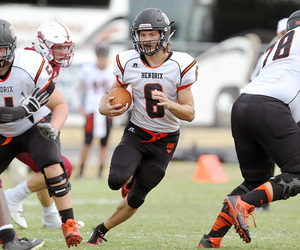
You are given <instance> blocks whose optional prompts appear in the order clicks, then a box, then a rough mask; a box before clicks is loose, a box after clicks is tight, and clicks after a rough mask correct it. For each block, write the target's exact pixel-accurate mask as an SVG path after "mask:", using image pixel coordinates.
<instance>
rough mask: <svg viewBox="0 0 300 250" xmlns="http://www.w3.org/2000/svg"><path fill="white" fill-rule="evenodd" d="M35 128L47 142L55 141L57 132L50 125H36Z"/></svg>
mask: <svg viewBox="0 0 300 250" xmlns="http://www.w3.org/2000/svg"><path fill="white" fill-rule="evenodd" d="M37 127H38V129H39V131H40V133H41V135H42V136H44V137H45V138H46V139H47V140H49V141H55V139H56V137H57V135H58V132H57V130H56V129H55V128H54V127H53V126H52V125H51V124H50V123H38V124H37Z"/></svg>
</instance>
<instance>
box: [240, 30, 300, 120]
mask: <svg viewBox="0 0 300 250" xmlns="http://www.w3.org/2000/svg"><path fill="white" fill-rule="evenodd" d="M262 60H263V62H262V69H261V70H260V73H259V75H258V76H257V77H256V78H255V79H254V80H253V81H252V82H250V83H249V84H248V85H246V86H245V87H244V88H243V89H242V90H241V93H245V94H255V95H265V96H270V97H273V98H276V99H278V100H280V101H282V102H284V103H286V104H288V105H289V107H290V110H291V113H292V116H293V118H294V120H295V121H296V122H299V121H300V27H298V28H295V29H293V30H290V31H289V32H288V33H287V34H286V35H284V36H283V37H282V38H281V39H279V40H278V41H277V42H276V43H274V44H273V45H271V46H270V47H269V48H268V49H267V50H266V52H265V54H264V57H263V59H262Z"/></svg>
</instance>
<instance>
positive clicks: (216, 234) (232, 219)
mask: <svg viewBox="0 0 300 250" xmlns="http://www.w3.org/2000/svg"><path fill="white" fill-rule="evenodd" d="M299 25H300V10H298V11H296V12H294V13H293V14H292V15H291V16H290V17H289V18H288V21H287V26H286V30H287V33H286V34H285V35H283V37H282V38H280V39H278V40H277V42H276V43H274V44H272V45H271V46H269V48H267V50H266V52H265V54H264V57H263V60H262V68H261V70H260V72H259V74H258V76H257V77H256V78H255V79H254V80H253V81H252V82H250V83H249V84H248V85H246V86H245V87H244V88H243V89H242V90H241V95H240V96H239V97H238V99H237V100H236V101H235V103H234V105H233V107H232V114H231V130H232V135H233V138H234V142H235V148H236V152H237V156H238V159H239V167H240V170H241V173H242V176H243V178H244V181H243V183H242V184H240V185H239V186H238V187H236V188H235V189H234V190H233V191H231V193H230V194H229V195H228V196H227V197H226V198H225V200H224V203H223V204H224V205H223V207H222V210H221V212H220V213H219V215H218V217H217V219H216V221H215V223H214V225H213V228H212V229H211V231H210V232H209V234H208V235H204V236H203V237H202V239H201V240H200V243H199V245H198V247H199V248H220V247H223V244H222V243H221V241H222V239H223V237H224V236H225V235H226V233H227V232H228V230H229V229H230V227H231V226H232V225H234V227H235V229H236V232H237V233H238V234H239V236H240V238H242V239H243V241H245V242H246V243H249V242H251V234H250V229H249V224H248V221H247V218H248V217H249V215H251V213H252V212H253V211H254V210H255V208H256V207H259V206H261V205H264V204H267V203H270V202H273V201H277V200H286V199H288V198H290V197H293V196H296V195H297V194H298V193H300V144H299V141H300V128H299V126H298V125H297V123H298V122H299V121H300V95H299V93H300V85H299V77H300V70H299V69H300V56H299V55H300V46H299V45H300V27H299ZM274 162H275V163H276V164H277V166H278V167H279V168H280V170H281V174H279V175H276V176H274V177H273V171H272V170H273V163H274ZM287 248H288V247H287Z"/></svg>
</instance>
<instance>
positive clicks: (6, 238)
mask: <svg viewBox="0 0 300 250" xmlns="http://www.w3.org/2000/svg"><path fill="white" fill-rule="evenodd" d="M15 235H16V232H15V230H13V229H12V228H7V229H3V230H1V231H0V239H1V240H2V243H3V245H5V244H6V243H7V242H10V241H12V240H13V239H14V237H15Z"/></svg>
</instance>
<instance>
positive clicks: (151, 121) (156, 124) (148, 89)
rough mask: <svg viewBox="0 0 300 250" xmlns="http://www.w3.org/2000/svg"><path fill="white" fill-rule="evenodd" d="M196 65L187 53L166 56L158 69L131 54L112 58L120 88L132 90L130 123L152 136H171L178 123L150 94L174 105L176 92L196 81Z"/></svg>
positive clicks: (176, 97)
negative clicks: (152, 133)
mask: <svg viewBox="0 0 300 250" xmlns="http://www.w3.org/2000/svg"><path fill="white" fill-rule="evenodd" d="M197 67H198V66H197V62H196V60H195V59H194V58H193V57H191V56H190V55H188V54H187V53H181V52H170V55H169V57H168V58H167V59H166V60H165V62H163V63H162V64H161V65H159V66H158V67H150V66H149V65H146V63H145V62H143V61H142V60H141V57H140V54H139V53H138V52H136V51H135V50H128V51H125V52H123V53H121V54H119V55H117V57H116V62H115V65H114V74H115V75H116V77H117V81H118V82H119V83H120V84H121V85H123V86H124V85H125V86H126V85H130V86H131V88H132V97H133V104H134V105H133V108H132V115H131V118H130V120H131V122H133V123H134V124H135V125H137V126H140V127H142V128H146V129H148V130H150V131H156V132H167V133H169V132H174V131H177V130H178V129H179V127H180V120H179V119H178V118H177V117H176V116H175V115H173V114H172V113H171V112H170V111H169V110H167V109H165V108H164V107H163V106H158V105H157V103H158V100H155V99H154V98H153V94H152V92H153V91H154V90H155V89H156V90H159V91H162V92H163V93H164V94H165V95H166V96H167V97H168V98H169V99H170V100H171V101H174V102H178V95H177V93H178V91H180V90H181V89H184V88H187V87H189V86H191V85H192V84H193V83H194V82H195V81H196V79H197Z"/></svg>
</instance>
